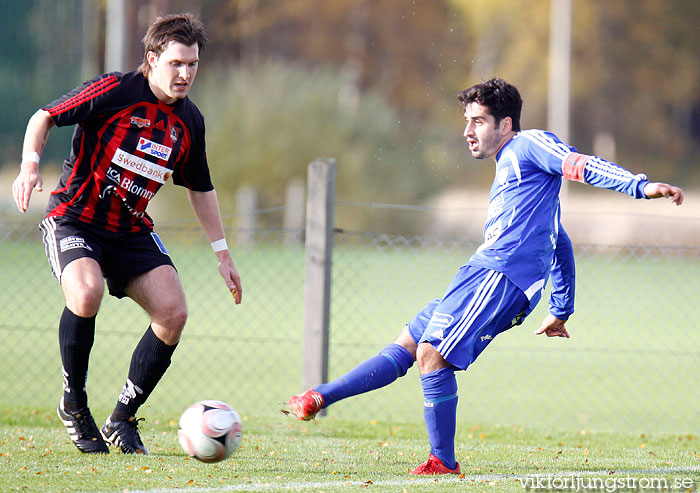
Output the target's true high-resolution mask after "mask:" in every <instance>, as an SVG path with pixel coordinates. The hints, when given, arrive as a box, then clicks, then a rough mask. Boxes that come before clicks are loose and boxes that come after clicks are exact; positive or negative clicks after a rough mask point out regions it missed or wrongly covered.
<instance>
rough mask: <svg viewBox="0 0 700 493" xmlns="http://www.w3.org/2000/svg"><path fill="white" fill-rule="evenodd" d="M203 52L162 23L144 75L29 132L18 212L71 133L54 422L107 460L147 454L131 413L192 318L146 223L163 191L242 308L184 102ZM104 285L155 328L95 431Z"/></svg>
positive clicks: (54, 208)
mask: <svg viewBox="0 0 700 493" xmlns="http://www.w3.org/2000/svg"><path fill="white" fill-rule="evenodd" d="M206 41H207V39H206V34H205V32H204V27H203V25H202V24H201V22H199V20H197V19H195V18H194V17H192V16H191V15H189V14H181V15H172V16H168V17H163V18H158V19H156V20H155V22H154V23H153V24H152V25H151V27H150V28H149V30H148V32H147V33H146V35H145V37H144V38H143V44H144V48H145V54H144V60H143V63H142V64H141V67H140V68H139V70H138V71H135V72H129V73H109V74H104V75H101V76H99V77H96V78H95V79H93V80H90V81H88V82H85V83H84V84H82V85H81V86H79V87H78V88H76V89H75V90H73V91H71V92H69V93H68V94H65V95H64V96H62V97H60V98H58V99H57V100H55V101H54V102H52V103H51V104H49V105H48V106H46V107H45V108H43V109H41V110H39V111H37V112H36V113H35V114H34V115H33V116H32V117H31V119H30V120H29V123H28V125H27V130H26V134H25V138H24V145H23V153H22V165H21V170H20V173H19V175H18V177H17V179H16V180H15V182H14V183H13V187H12V190H13V197H14V200H15V202H16V204H17V207H18V209H19V210H20V211H21V212H23V213H24V212H25V211H26V210H27V207H28V204H29V200H30V197H31V194H32V191H33V190H36V191H41V190H42V179H41V175H40V173H39V158H40V154H41V152H42V150H43V148H44V144H45V142H46V139H47V138H48V134H49V130H50V129H51V127H53V126H54V125H57V126H63V125H74V126H75V131H74V134H73V141H72V149H71V154H70V157H69V158H68V159H67V160H66V161H65V163H64V166H63V174H62V175H61V178H60V180H59V183H58V186H57V187H56V189H55V190H54V191H53V192H52V193H51V196H50V199H49V203H48V207H47V214H46V218H45V219H44V220H43V221H42V223H41V230H42V233H43V238H44V245H45V248H46V253H47V256H48V258H49V263H50V265H51V268H52V271H53V274H54V276H55V277H56V279H57V280H58V281H59V283H60V285H61V288H62V290H63V294H64V298H65V303H66V306H65V309H64V311H63V315H62V316H61V320H60V323H59V342H60V351H61V360H62V363H63V389H64V393H63V397H62V398H61V401H60V403H59V406H58V414H59V417H60V418H61V420H62V421H63V422H64V424H65V425H66V427H67V428H68V431H69V433H70V435H71V439H72V440H73V442H74V443H75V445H76V446H77V447H78V449H79V450H81V451H82V452H86V453H108V452H109V449H108V447H107V444H111V445H113V446H115V447H119V448H121V450H122V452H124V453H147V451H146V448H145V447H144V446H143V442H142V441H141V438H140V436H139V433H138V428H137V420H136V417H135V416H136V411H137V409H138V408H139V406H140V405H141V404H143V403H144V402H145V400H146V399H147V398H148V396H149V395H150V393H151V392H152V391H153V389H154V388H155V386H156V384H157V383H158V381H159V380H160V379H161V377H162V376H163V374H164V373H165V371H166V369H167V368H168V366H169V365H170V359H171V356H172V354H173V351H174V350H175V347H176V346H177V343H178V341H179V338H180V335H181V333H182V330H183V328H184V325H185V321H186V319H187V306H186V303H185V294H184V292H183V290H182V286H181V284H180V280H179V277H178V274H177V271H176V270H175V268H174V266H173V263H172V261H171V259H170V256H169V255H168V252H167V250H166V249H165V246H164V245H163V243H162V242H161V241H160V239H159V238H158V236H157V235H156V233H155V232H154V231H153V221H152V220H151V218H150V217H149V216H148V214H147V213H146V207H147V205H148V203H149V202H150V201H151V199H152V198H153V196H154V195H155V194H156V192H157V191H158V190H159V189H160V187H161V186H162V185H163V184H165V183H166V182H168V181H170V180H171V181H172V182H173V183H174V184H176V185H180V186H183V187H185V188H186V189H187V193H188V197H189V200H190V203H191V204H192V208H193V210H194V212H195V215H196V216H197V219H198V220H199V222H200V224H201V225H202V228H203V229H204V231H205V233H206V235H207V237H208V238H209V241H211V243H212V247H213V249H214V252H215V255H216V257H217V258H218V263H219V273H220V274H221V276H222V277H223V278H224V281H225V283H226V285H227V287H228V288H229V290H231V291H232V293H233V294H234V297H235V302H236V304H239V303H240V302H241V294H242V290H241V281H240V277H239V275H238V272H237V270H236V267H235V265H234V263H233V260H232V259H231V255H230V253H229V250H228V247H227V245H226V240H225V239H224V230H223V225H222V222H221V215H220V212H219V203H218V200H217V197H216V191H215V190H214V187H213V185H212V183H211V179H210V176H209V168H208V166H207V157H206V152H205V141H204V119H203V117H202V115H201V113H200V112H199V110H198V109H197V107H196V106H195V105H194V103H193V102H192V101H191V100H190V99H189V98H188V97H187V94H188V92H189V90H190V88H191V87H192V83H193V81H194V78H195V75H196V74H197V66H198V62H199V52H200V50H201V49H203V48H204V46H205V44H206ZM103 278H104V279H106V281H107V286H108V288H109V293H110V294H111V295H113V296H116V297H119V298H122V297H124V296H128V297H130V298H131V299H133V300H134V301H135V302H136V303H138V304H139V305H140V306H141V307H143V309H144V310H146V312H147V313H148V314H149V315H150V318H151V324H150V326H149V327H148V329H147V330H146V332H145V334H144V335H143V337H142V338H141V340H140V341H139V343H138V345H137V346H136V349H135V350H134V353H133V355H132V359H131V365H130V368H129V374H128V377H127V380H126V384H125V385H124V387H123V390H122V392H121V394H120V395H119V397H118V401H117V405H116V407H115V409H114V411H113V412H112V414H111V415H110V416H109V417H108V418H107V420H106V422H105V424H104V425H103V426H102V427H101V429H98V428H97V426H96V424H95V421H94V419H93V417H92V415H91V413H90V410H89V407H88V402H87V394H86V391H85V383H86V378H87V369H88V359H89V355H90V350H91V348H92V344H93V340H94V335H95V318H96V316H97V312H98V309H99V306H100V301H101V299H102V296H103V292H104V281H103Z"/></svg>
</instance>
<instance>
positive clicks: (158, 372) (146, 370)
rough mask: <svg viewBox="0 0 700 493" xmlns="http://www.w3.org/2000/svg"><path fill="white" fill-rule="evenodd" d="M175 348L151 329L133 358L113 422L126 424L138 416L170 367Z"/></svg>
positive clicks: (141, 341) (113, 414)
mask: <svg viewBox="0 0 700 493" xmlns="http://www.w3.org/2000/svg"><path fill="white" fill-rule="evenodd" d="M176 347H177V344H175V345H172V346H168V345H167V344H165V343H164V342H163V341H161V340H160V339H158V336H156V334H155V333H154V332H153V329H152V328H151V327H150V326H149V327H148V329H147V330H146V333H145V334H144V335H143V337H142V338H141V340H140V341H139V343H138V345H137V346H136V349H134V354H133V355H132V356H131V365H130V366H129V377H128V378H127V380H126V384H125V385H124V388H123V389H122V393H121V394H120V395H119V399H118V401H117V405H116V406H115V408H114V411H113V412H112V421H124V420H126V419H128V418H129V417H131V416H134V415H135V414H136V410H137V409H138V408H139V406H141V404H143V403H144V402H146V399H148V396H149V395H151V392H153V389H154V388H155V387H156V385H157V384H158V382H159V381H160V379H161V378H162V376H163V375H164V374H165V370H167V369H168V367H169V366H170V358H171V357H172V355H173V352H175V348H176Z"/></svg>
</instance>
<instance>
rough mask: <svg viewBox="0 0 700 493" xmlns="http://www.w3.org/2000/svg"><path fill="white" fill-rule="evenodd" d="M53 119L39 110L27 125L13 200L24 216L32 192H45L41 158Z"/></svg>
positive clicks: (13, 186)
mask: <svg viewBox="0 0 700 493" xmlns="http://www.w3.org/2000/svg"><path fill="white" fill-rule="evenodd" d="M53 125H54V123H53V119H52V118H51V115H49V113H48V111H45V110H39V111H37V112H36V113H34V114H33V115H32V117H31V118H30V119H29V123H27V130H26V131H25V133H24V144H23V145H22V164H21V165H20V171H19V174H18V175H17V178H15V181H14V182H13V183H12V198H13V199H14V201H15V205H16V206H17V209H19V211H20V212H21V213H22V214H24V213H25V212H27V207H29V199H30V198H31V196H32V191H34V190H36V191H37V192H41V191H42V190H43V180H42V179H41V174H40V173H39V158H40V157H41V152H42V151H43V150H44V144H46V139H47V138H48V136H49V130H51V127H53Z"/></svg>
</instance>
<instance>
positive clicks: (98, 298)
mask: <svg viewBox="0 0 700 493" xmlns="http://www.w3.org/2000/svg"><path fill="white" fill-rule="evenodd" d="M63 294H64V298H65V301H66V306H67V307H68V309H69V310H70V311H71V312H73V313H74V314H75V315H78V316H79V317H86V318H87V317H94V316H95V315H97V312H98V311H99V309H100V303H101V302H102V295H103V289H102V286H95V287H92V288H91V287H90V286H87V285H84V286H79V287H72V288H70V289H64V293H63Z"/></svg>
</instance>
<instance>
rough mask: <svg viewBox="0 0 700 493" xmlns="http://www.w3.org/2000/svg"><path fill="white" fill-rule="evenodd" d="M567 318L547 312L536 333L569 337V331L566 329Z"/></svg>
mask: <svg viewBox="0 0 700 493" xmlns="http://www.w3.org/2000/svg"><path fill="white" fill-rule="evenodd" d="M566 322H567V321H566V320H562V319H560V318H557V317H555V316H554V315H552V314H551V313H549V314H547V316H546V317H544V320H542V326H541V327H540V328H539V329H537V330H536V331H535V334H536V335H540V334H547V337H566V338H567V339H568V338H569V333H568V332H567V330H566V327H565V324H566Z"/></svg>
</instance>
